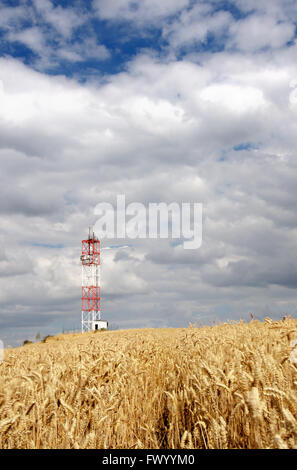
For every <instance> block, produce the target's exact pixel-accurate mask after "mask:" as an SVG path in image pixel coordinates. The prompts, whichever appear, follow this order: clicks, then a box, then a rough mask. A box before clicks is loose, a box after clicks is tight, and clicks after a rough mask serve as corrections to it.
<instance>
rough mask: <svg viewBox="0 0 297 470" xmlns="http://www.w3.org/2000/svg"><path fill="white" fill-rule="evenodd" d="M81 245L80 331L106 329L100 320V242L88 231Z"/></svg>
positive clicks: (105, 325) (105, 323) (104, 323)
mask: <svg viewBox="0 0 297 470" xmlns="http://www.w3.org/2000/svg"><path fill="white" fill-rule="evenodd" d="M81 243H82V250H81V257H80V259H81V263H82V296H81V303H82V307H81V330H82V332H85V331H92V330H100V329H107V325H108V323H107V322H105V321H102V320H101V313H100V241H99V240H98V238H97V237H96V236H95V234H94V232H93V233H92V234H91V232H90V229H89V238H88V239H87V240H82V242H81Z"/></svg>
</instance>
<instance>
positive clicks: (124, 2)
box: [94, 0, 190, 23]
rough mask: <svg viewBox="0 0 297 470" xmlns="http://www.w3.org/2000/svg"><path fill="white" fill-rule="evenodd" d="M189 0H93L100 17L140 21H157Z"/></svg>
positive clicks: (185, 5)
mask: <svg viewBox="0 0 297 470" xmlns="http://www.w3.org/2000/svg"><path fill="white" fill-rule="evenodd" d="M189 3H190V1H189V0H162V2H160V1H159V0H114V1H112V2H110V1H109V0H94V6H95V7H96V8H97V10H98V13H99V15H100V18H102V19H111V20H123V19H124V20H130V21H131V20H132V21H137V22H140V23H143V22H152V21H158V20H159V19H161V18H162V17H166V16H170V15H173V14H175V13H177V12H178V11H181V10H182V9H183V8H185V7H187V6H188V5H189Z"/></svg>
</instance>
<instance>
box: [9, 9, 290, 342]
mask: <svg viewBox="0 0 297 470" xmlns="http://www.w3.org/2000/svg"><path fill="white" fill-rule="evenodd" d="M296 23H297V4H296V1H295V0H262V1H261V2H259V1H256V0H230V1H219V0H211V1H203V0H162V1H160V0H141V1H140V0H133V1H130V0H113V1H112V2H111V1H110V0H87V1H86V0H84V1H82V0H76V1H71V2H70V1H58V0H56V1H53V0H52V1H50V0H13V1H12V0H11V1H8V0H1V1H0V161H1V172H0V178H1V185H0V191H1V198H0V218H1V219H0V220H1V222H0V223H1V230H0V242H1V243H0V338H1V340H2V341H4V344H5V345H6V346H9V345H18V344H22V342H23V341H24V340H25V339H34V338H35V336H36V334H37V333H40V334H41V337H42V336H45V335H47V334H57V333H59V332H61V331H63V330H64V331H65V330H71V329H76V328H79V327H80V315H81V312H80V309H81V301H80V295H81V288H80V286H81V266H80V260H79V257H80V250H81V240H82V239H83V238H85V237H86V236H87V232H88V227H89V225H92V224H94V223H95V222H96V220H97V218H96V215H95V212H94V209H95V207H96V205H97V204H98V203H100V202H110V203H112V204H115V201H116V196H117V195H118V194H125V196H126V200H127V202H141V203H143V204H144V205H147V204H149V203H150V202H166V203H170V202H173V201H174V202H177V203H182V202H198V203H202V204H203V242H202V245H201V247H200V248H199V249H197V250H185V249H183V247H182V245H181V244H175V243H172V240H170V239H168V240H167V239H162V240H160V239H154V240H149V239H143V240H135V242H134V241H133V243H131V241H130V243H127V240H125V241H123V243H124V244H128V245H129V246H128V248H125V249H121V248H120V247H119V248H114V249H105V250H103V251H102V269H101V276H102V315H103V318H104V319H106V320H108V321H109V323H110V324H111V325H113V326H114V327H115V328H140V327H141V328H142V327H185V326H188V324H189V323H190V322H191V323H195V322H196V323H197V324H211V323H213V322H224V321H232V320H234V321H238V320H240V319H244V320H245V321H247V320H248V319H249V318H250V313H251V312H253V314H254V316H255V318H258V319H263V318H265V317H267V316H269V317H271V318H281V317H282V316H284V315H286V314H290V315H292V316H296V301H297V291H296V288H297V267H296V265H297V263H296V258H297V256H296V255H297V216H296V199H297V185H296V177H297V159H296V152H297V150H296V149H297V145H296V140H297V139H296V136H297V60H296V59H297V41H296V37H297V35H296ZM115 242H116V243H117V244H118V245H119V241H118V240H116V241H115ZM121 242H122V241H120V243H121ZM108 243H109V241H108V240H103V241H102V248H104V247H105V248H108V246H109V245H108Z"/></svg>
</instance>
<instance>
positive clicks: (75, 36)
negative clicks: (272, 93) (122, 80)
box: [0, 0, 296, 80]
mask: <svg viewBox="0 0 297 470" xmlns="http://www.w3.org/2000/svg"><path fill="white" fill-rule="evenodd" d="M143 3H144V2H143ZM165 3H166V2H165ZM167 3H168V5H169V4H170V2H167ZM173 3H174V4H175V7H174V8H171V10H170V9H168V15H167V14H166V9H165V11H164V10H163V9H161V11H158V9H157V8H156V11H153V10H152V11H148V12H145V9H144V8H142V7H141V4H142V3H141V2H138V1H135V2H131V1H129V0H126V1H125V2H120V1H116V2H113V4H114V5H115V7H114V8H108V6H107V5H106V4H107V2H105V1H101V2H100V1H97V2H93V1H91V0H87V1H76V2H67V1H54V2H50V1H49V0H39V1H34V0H23V1H22V0H18V1H10V0H5V1H2V8H3V16H4V19H3V21H1V23H0V40H1V43H0V44H1V46H0V51H1V55H3V56H7V55H8V56H12V57H15V58H18V59H20V60H22V61H23V62H24V63H25V64H27V65H30V66H32V67H34V68H35V69H37V70H39V69H40V70H43V71H44V72H45V73H48V74H54V75H55V74H64V75H66V76H70V77H71V76H76V77H77V78H78V79H81V80H86V79H87V78H88V76H92V75H94V74H95V75H96V74H99V75H105V74H107V75H109V74H114V73H118V72H120V71H122V70H125V67H126V64H127V62H129V61H131V60H133V58H134V57H135V56H137V55H138V54H141V53H142V52H143V51H148V50H149V51H150V52H151V53H155V54H157V55H158V56H160V57H161V58H163V59H164V60H166V58H167V59H168V57H170V55H171V54H172V53H174V54H175V57H177V58H178V59H179V60H182V59H183V57H185V56H186V55H188V54H189V53H199V52H203V53H205V52H219V51H223V50H224V49H236V47H237V45H236V44H234V43H232V41H230V36H231V34H230V25H231V23H232V24H234V23H236V22H238V21H242V20H244V19H246V18H248V17H253V16H254V15H255V13H257V11H256V8H254V5H252V4H251V6H250V8H246V5H245V8H244V9H243V10H242V9H240V8H239V5H238V4H236V3H239V4H240V2H232V1H230V2H224V1H212V2H210V1H204V2H201V1H195V0H194V1H189V0H185V1H180V2H173ZM248 3H249V2H247V3H246V4H248ZM264 3H265V2H264ZM288 3H290V2H288ZM179 5H180V6H181V7H180V8H179ZM197 7H200V10H201V11H200V18H201V19H202V20H205V21H206V26H207V22H209V26H208V27H207V28H206V30H205V31H203V34H202V36H201V34H197V35H195V34H192V36H191V37H190V38H188V39H187V40H186V41H180V42H179V44H177V45H176V47H175V48H172V47H171V46H172V44H171V37H172V34H173V31H174V25H179V26H181V27H182V26H183V24H182V23H183V22H182V20H183V18H187V19H188V23H189V24H191V15H192V16H193V17H194V16H195V14H196V13H195V8H196V9H197ZM142 10H143V14H142ZM145 13H146V14H145ZM220 15H226V18H225V19H226V21H225V22H224V21H223V22H222V24H221V25H220V26H219V27H217V25H216V24H215V22H214V23H212V20H215V19H218V18H219V16H220ZM227 15H229V16H227ZM278 21H281V22H282V23H285V21H284V20H278ZM172 27H173V28H172ZM170 29H172V31H171V32H170ZM24 33H25V34H24ZM294 37H296V35H292V34H291V35H288V41H287V42H288V43H289V41H291V44H293V42H292V41H293V40H294ZM40 41H42V42H43V44H42V45H43V46H44V47H43V48H41V47H40V46H41V44H40ZM88 41H89V43H88ZM84 46H85V47H84ZM90 46H91V47H90ZM263 47H264V48H265V47H266V48H267V47H269V44H268V43H267V44H265V41H264V44H263ZM197 60H199V59H198V58H197Z"/></svg>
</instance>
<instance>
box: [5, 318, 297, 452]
mask: <svg viewBox="0 0 297 470" xmlns="http://www.w3.org/2000/svg"><path fill="white" fill-rule="evenodd" d="M292 339H297V320H294V319H292V318H289V317H286V318H284V320H283V321H279V322H275V321H273V320H271V319H269V318H267V319H265V322H263V323H262V322H259V321H256V320H254V319H253V318H252V320H251V322H250V323H244V322H242V321H240V322H239V323H235V322H232V323H231V324H227V323H224V324H222V325H216V326H211V327H200V328H197V327H195V326H193V325H190V327H189V328H180V329H174V328H173V329H143V330H126V331H107V332H101V333H96V334H94V333H85V334H76V335H59V336H56V337H54V338H48V340H47V342H46V343H38V344H30V345H26V346H23V347H21V348H16V349H9V350H6V351H5V357H4V361H3V362H2V363H0V447H1V448H26V449H29V448H74V449H79V448H108V449H113V448H127V449H128V448H131V449H133V448H146V449H151V448H155V449H165V448H175V449H179V448H185V449H189V448H209V449H213V448H229V449H230V448H233V449H234V448H237V449H241V448H297V431H296V423H297V407H296V399H297V386H296V385H297V365H296V364H294V363H292V361H291V360H290V354H291V352H292V347H291V346H290V341H291V340H292Z"/></svg>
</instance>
